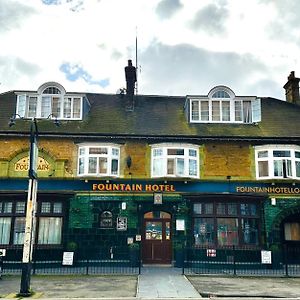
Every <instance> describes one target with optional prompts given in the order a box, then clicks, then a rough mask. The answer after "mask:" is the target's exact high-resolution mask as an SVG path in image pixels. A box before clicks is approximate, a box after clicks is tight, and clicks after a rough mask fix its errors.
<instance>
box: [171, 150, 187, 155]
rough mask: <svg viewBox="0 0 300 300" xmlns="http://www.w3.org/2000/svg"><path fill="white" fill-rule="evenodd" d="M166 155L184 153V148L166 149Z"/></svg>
mask: <svg viewBox="0 0 300 300" xmlns="http://www.w3.org/2000/svg"><path fill="white" fill-rule="evenodd" d="M168 155H184V149H168Z"/></svg>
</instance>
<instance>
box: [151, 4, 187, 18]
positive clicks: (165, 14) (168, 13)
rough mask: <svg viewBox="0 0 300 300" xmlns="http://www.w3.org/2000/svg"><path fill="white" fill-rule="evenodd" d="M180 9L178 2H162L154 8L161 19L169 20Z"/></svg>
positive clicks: (180, 5)
mask: <svg viewBox="0 0 300 300" xmlns="http://www.w3.org/2000/svg"><path fill="white" fill-rule="evenodd" d="M182 7H183V5H182V4H181V3H180V1H179V0H162V1H160V2H159V3H158V5H157V6H156V13H157V15H158V16H159V17H160V18H161V19H170V18H171V17H172V16H173V15H174V14H175V13H176V12H177V11H179V10H180V9H181V8H182Z"/></svg>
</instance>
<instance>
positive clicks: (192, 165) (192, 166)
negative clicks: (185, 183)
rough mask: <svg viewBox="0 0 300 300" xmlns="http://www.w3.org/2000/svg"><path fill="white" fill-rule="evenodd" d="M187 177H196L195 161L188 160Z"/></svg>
mask: <svg viewBox="0 0 300 300" xmlns="http://www.w3.org/2000/svg"><path fill="white" fill-rule="evenodd" d="M189 175H190V176H197V161H196V160H195V159H189Z"/></svg>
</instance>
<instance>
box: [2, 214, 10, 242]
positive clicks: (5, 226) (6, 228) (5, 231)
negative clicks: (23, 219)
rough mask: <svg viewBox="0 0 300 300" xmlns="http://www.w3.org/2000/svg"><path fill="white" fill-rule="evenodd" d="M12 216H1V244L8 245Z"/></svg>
mask: <svg viewBox="0 0 300 300" xmlns="http://www.w3.org/2000/svg"><path fill="white" fill-rule="evenodd" d="M10 226H11V218H0V244H1V245H8V244H9V238H10Z"/></svg>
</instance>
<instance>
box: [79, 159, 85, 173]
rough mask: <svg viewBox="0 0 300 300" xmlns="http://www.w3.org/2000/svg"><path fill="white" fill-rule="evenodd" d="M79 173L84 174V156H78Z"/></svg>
mask: <svg viewBox="0 0 300 300" xmlns="http://www.w3.org/2000/svg"><path fill="white" fill-rule="evenodd" d="M79 174H84V158H82V157H81V158H79Z"/></svg>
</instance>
